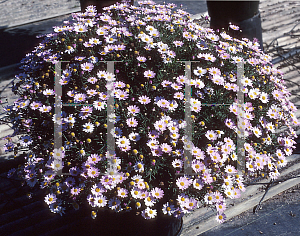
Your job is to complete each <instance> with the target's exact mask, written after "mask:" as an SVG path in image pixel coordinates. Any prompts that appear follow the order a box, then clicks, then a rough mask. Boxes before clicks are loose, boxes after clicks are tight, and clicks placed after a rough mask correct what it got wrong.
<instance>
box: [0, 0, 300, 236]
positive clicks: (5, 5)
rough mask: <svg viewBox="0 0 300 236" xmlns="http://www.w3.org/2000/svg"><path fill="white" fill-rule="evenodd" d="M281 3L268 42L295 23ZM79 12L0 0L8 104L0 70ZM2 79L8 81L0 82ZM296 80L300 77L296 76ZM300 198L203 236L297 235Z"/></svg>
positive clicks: (289, 197) (201, 6)
mask: <svg viewBox="0 0 300 236" xmlns="http://www.w3.org/2000/svg"><path fill="white" fill-rule="evenodd" d="M275 1H277V0H270V1H269V0H261V2H262V4H261V5H263V6H264V7H265V8H268V4H270V5H271V3H274V2H275ZM280 1H281V0H278V1H277V2H280ZM155 2H157V3H163V2H166V3H169V2H174V3H175V4H177V5H180V4H182V5H183V6H182V8H183V9H184V10H187V11H188V12H190V13H191V14H199V13H204V12H206V11H207V9H206V3H205V1H202V0H200V1H197V0H194V1H188V0H187V1H185V0H181V1H176V0H174V1H170V0H156V1H155ZM281 2H283V5H282V6H283V8H282V7H277V6H276V5H275V6H276V7H272V6H270V7H269V8H268V10H270V11H274V12H275V13H274V15H273V16H272V21H269V22H267V23H264V24H263V27H264V29H265V30H266V31H267V32H266V33H265V34H264V35H263V37H264V38H265V39H266V41H267V42H270V41H271V39H272V37H273V38H274V37H275V36H276V35H278V34H283V31H281V30H278V31H277V32H276V30H274V31H272V32H271V31H268V30H270V29H271V28H272V27H275V28H276V27H278V25H285V24H286V25H287V22H288V21H293V22H296V19H294V18H293V17H291V18H290V19H288V20H287V19H285V20H282V22H280V21H281V20H279V18H278V14H277V13H276V9H277V10H278V11H279V12H280V11H283V10H284V8H285V7H288V6H289V4H290V2H295V1H281ZM267 3H268V4H267ZM296 5H297V4H296ZM293 9H294V8H293ZM296 9H298V8H296ZM79 10H80V8H79V0H34V1H33V0H0V45H1V47H0V55H1V57H0V91H2V89H5V93H6V95H8V96H9V99H11V101H13V99H14V97H13V96H12V95H11V94H9V89H8V87H7V86H9V83H10V82H11V79H12V75H13V74H14V71H16V68H15V67H11V70H10V73H7V71H8V70H7V69H5V70H1V67H5V66H9V65H12V64H15V63H18V62H19V61H20V60H21V59H22V58H23V57H24V56H25V54H26V53H28V52H30V51H31V50H32V49H33V47H34V46H35V45H37V42H38V40H37V39H36V36H37V35H40V34H44V33H49V32H51V31H52V26H55V25H59V24H60V23H61V22H62V21H63V20H66V19H68V18H69V17H70V15H69V13H70V12H76V11H79ZM283 12H284V11H283ZM58 15H60V17H55V18H53V19H51V20H49V19H48V20H44V21H39V22H36V23H32V22H34V21H38V20H41V19H45V18H49V17H53V16H58ZM264 20H265V19H263V21H264ZM28 22H31V23H30V24H26V25H23V26H20V24H24V23H28ZM286 28H287V27H286ZM287 30H288V29H287ZM268 32H270V33H268ZM3 71H5V74H3V73H2V72H3ZM1 73H2V74H1ZM3 78H4V79H9V80H5V81H1V80H2V79H3ZM297 78H299V75H298V77H297ZM2 95H4V94H2ZM4 127H5V126H4V125H1V127H0V132H1V135H0V136H1V137H3V135H4V134H9V132H10V131H9V129H8V128H7V127H6V128H4ZM3 128H4V129H3ZM5 132H6V133H5ZM0 155H1V154H0ZM299 197H300V187H299V185H297V186H296V187H294V188H293V189H290V190H288V191H285V192H284V193H282V194H279V195H277V196H275V197H273V198H271V199H270V200H268V201H266V202H264V203H263V205H262V207H263V208H262V209H261V210H260V211H259V212H258V213H257V214H253V213H252V210H249V211H246V212H244V213H242V214H240V215H238V216H235V217H233V218H232V219H230V220H228V221H227V222H226V223H224V224H222V225H219V226H217V227H215V228H213V229H211V230H209V231H207V232H205V233H203V234H202V235H204V236H213V235H214V236H225V235H242V236H244V235H261V234H263V235H271V236H272V235H274V236H275V235H276V236H277V235H295V236H296V235H300V233H299V232H300V224H299V222H300V203H299V199H300V198H299ZM182 235H184V234H182ZM194 235H197V234H194ZM194 235H193V236H194Z"/></svg>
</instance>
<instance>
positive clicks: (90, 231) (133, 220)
mask: <svg viewBox="0 0 300 236" xmlns="http://www.w3.org/2000/svg"><path fill="white" fill-rule="evenodd" d="M86 213H90V211H88V210H87V209H86V210H84V213H83V214H84V215H89V214H86ZM182 224H183V221H182V219H176V218H174V217H171V216H166V215H159V216H157V217H156V218H154V219H150V220H145V219H144V218H143V217H142V216H141V215H135V213H134V212H122V213H116V212H113V211H111V210H104V211H103V212H102V213H100V212H98V214H97V218H96V219H94V220H93V219H92V218H91V217H90V216H88V217H85V218H84V219H82V220H81V221H80V224H76V225H72V227H68V229H66V232H67V233H68V235H73V236H81V235H101V236H115V235H116V236H119V235H120V236H179V235H180V233H181V231H182ZM60 233H61V234H60V235H63V234H62V233H64V232H63V231H61V232H60Z"/></svg>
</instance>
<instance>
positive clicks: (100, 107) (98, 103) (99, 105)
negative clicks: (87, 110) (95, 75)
mask: <svg viewBox="0 0 300 236" xmlns="http://www.w3.org/2000/svg"><path fill="white" fill-rule="evenodd" d="M93 106H94V108H95V109H96V110H98V111H101V110H103V109H105V107H106V102H104V101H94V102H93Z"/></svg>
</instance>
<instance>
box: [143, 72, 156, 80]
mask: <svg viewBox="0 0 300 236" xmlns="http://www.w3.org/2000/svg"><path fill="white" fill-rule="evenodd" d="M155 75H156V74H155V73H154V71H151V70H147V71H145V72H144V76H145V77H146V78H154V77H155Z"/></svg>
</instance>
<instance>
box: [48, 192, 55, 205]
mask: <svg viewBox="0 0 300 236" xmlns="http://www.w3.org/2000/svg"><path fill="white" fill-rule="evenodd" d="M56 200H57V198H56V195H55V194H53V193H49V194H47V195H46V197H45V202H46V203H47V204H48V205H50V204H53V203H55V202H56Z"/></svg>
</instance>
